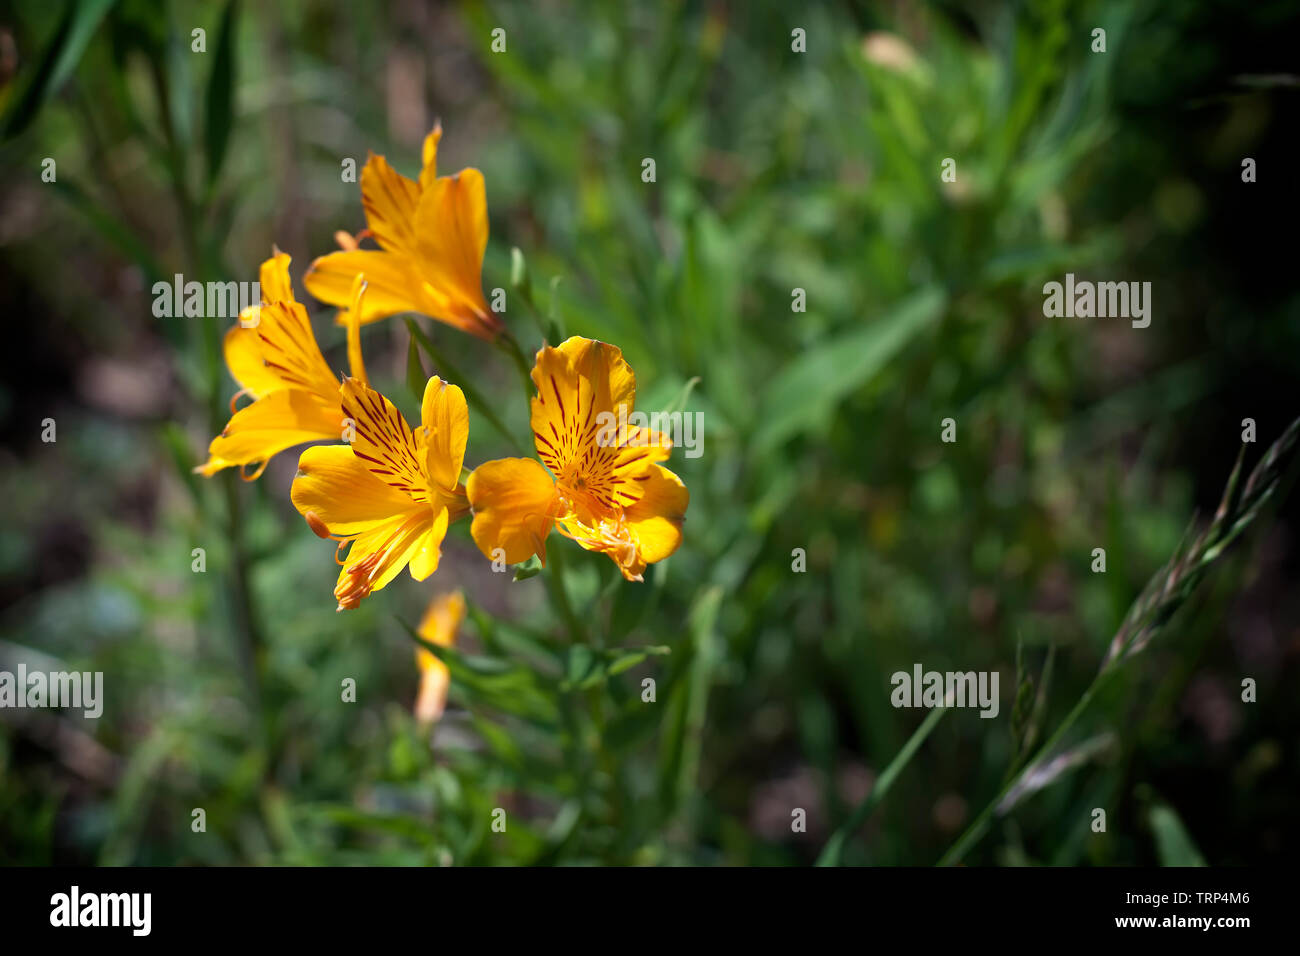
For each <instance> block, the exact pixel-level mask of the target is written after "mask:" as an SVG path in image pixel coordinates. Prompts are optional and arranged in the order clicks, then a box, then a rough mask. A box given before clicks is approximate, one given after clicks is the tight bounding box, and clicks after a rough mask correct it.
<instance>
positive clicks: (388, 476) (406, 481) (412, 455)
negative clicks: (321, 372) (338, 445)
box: [339, 378, 431, 502]
mask: <svg viewBox="0 0 1300 956" xmlns="http://www.w3.org/2000/svg"><path fill="white" fill-rule="evenodd" d="M339 391H340V393H341V394H342V398H343V414H344V416H345V417H346V418H348V419H351V421H352V423H353V427H354V429H355V431H356V437H355V438H354V439H353V440H352V453H353V454H354V455H356V456H357V457H358V458H359V459H361V461H362V462H363V464H364V465H365V467H366V468H367V469H368V470H369V471H370V473H371V474H372V475H374V476H375V477H376V478H378V479H379V480H380V481H383V482H385V483H387V484H388V485H389V486H390V487H392V488H394V489H396V490H397V491H399V492H402V493H403V494H405V495H407V496H408V497H409V498H410V499H411V500H413V501H420V502H428V501H429V500H430V497H431V496H430V489H429V476H428V474H427V472H426V471H425V456H424V455H423V454H422V453H421V449H420V448H419V446H418V445H417V443H416V440H415V435H414V434H412V432H411V429H410V428H409V427H407V424H406V419H404V418H403V417H402V413H401V412H399V411H398V410H397V406H396V405H394V404H393V403H392V402H390V401H389V400H388V399H387V398H385V397H384V396H383V395H381V394H380V393H379V392H377V391H375V390H374V389H373V388H371V387H370V386H368V385H366V384H365V383H364V382H359V381H357V380H356V379H355V378H349V379H346V380H345V381H344V382H343V385H342V386H341V387H340V389H339Z"/></svg>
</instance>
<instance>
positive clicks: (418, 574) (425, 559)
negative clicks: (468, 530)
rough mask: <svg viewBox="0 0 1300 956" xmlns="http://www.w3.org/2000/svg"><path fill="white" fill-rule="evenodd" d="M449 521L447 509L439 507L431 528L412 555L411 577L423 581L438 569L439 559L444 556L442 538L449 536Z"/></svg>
mask: <svg viewBox="0 0 1300 956" xmlns="http://www.w3.org/2000/svg"><path fill="white" fill-rule="evenodd" d="M447 521H448V514H447V509H446V508H439V509H438V513H437V514H436V515H434V516H433V523H432V524H431V525H429V530H428V531H426V532H425V534H424V537H423V538H421V539H420V542H419V545H418V546H417V547H416V549H415V552H414V553H413V554H412V555H411V577H413V578H415V580H417V581H423V580H424V579H425V578H427V577H428V576H429V575H431V574H433V572H434V571H437V570H438V561H439V559H440V558H441V557H442V539H443V538H445V537H446V536H447Z"/></svg>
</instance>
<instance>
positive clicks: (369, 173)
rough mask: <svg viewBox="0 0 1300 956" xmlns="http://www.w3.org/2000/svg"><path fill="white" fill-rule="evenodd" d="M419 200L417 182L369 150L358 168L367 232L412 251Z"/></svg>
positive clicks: (390, 248)
mask: <svg viewBox="0 0 1300 956" xmlns="http://www.w3.org/2000/svg"><path fill="white" fill-rule="evenodd" d="M419 202H420V187H419V185H418V184H417V183H415V182H414V181H412V180H410V179H407V178H406V177H405V176H403V175H402V174H401V173H399V172H398V171H397V170H395V169H393V167H392V166H390V165H388V160H386V159H384V157H382V156H376V155H375V154H374V153H371V154H370V158H369V159H367V160H366V165H365V168H363V169H362V170H361V205H362V206H364V207H365V210H366V224H367V225H368V227H369V228H370V234H371V235H372V236H374V237H375V241H376V242H378V243H379V245H380V246H381V247H383V248H384V249H387V250H388V251H389V252H398V253H401V254H403V255H408V256H409V255H412V254H413V253H414V252H415V231H414V223H415V210H416V207H417V205H418V204H419ZM312 294H313V295H314V294H315V293H312Z"/></svg>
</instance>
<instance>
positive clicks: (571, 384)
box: [531, 336, 671, 525]
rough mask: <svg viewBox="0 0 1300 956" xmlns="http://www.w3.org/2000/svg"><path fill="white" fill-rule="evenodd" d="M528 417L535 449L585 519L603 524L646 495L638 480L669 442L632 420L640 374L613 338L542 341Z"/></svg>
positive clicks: (665, 451)
mask: <svg viewBox="0 0 1300 956" xmlns="http://www.w3.org/2000/svg"><path fill="white" fill-rule="evenodd" d="M532 377H533V383H534V384H535V385H536V386H537V396H536V397H535V398H534V399H533V400H532V417H531V424H532V428H533V438H534V441H535V442H536V445H537V455H538V457H539V458H541V459H542V461H543V462H545V463H546V466H547V467H548V468H550V469H551V472H552V473H553V474H554V475H555V480H556V484H557V485H558V486H559V488H560V491H561V492H562V493H563V494H564V495H565V497H566V498H568V499H569V501H570V503H571V504H572V505H573V508H574V510H575V512H576V513H577V515H578V517H579V519H580V521H581V522H582V523H583V524H586V525H596V524H599V523H600V521H601V519H602V518H612V517H614V516H615V515H616V513H617V511H618V509H620V508H624V507H627V506H629V505H632V504H634V503H635V502H636V501H637V500H638V499H639V498H640V497H641V489H640V487H639V486H638V485H637V484H636V483H635V481H633V479H634V478H636V477H637V476H639V475H642V474H644V473H645V471H646V469H647V468H649V466H650V465H651V464H653V463H654V462H656V461H662V460H664V459H666V458H667V457H668V453H669V449H670V447H671V444H670V443H668V442H667V441H666V439H664V438H663V436H661V435H659V434H657V433H653V432H651V431H650V430H649V429H645V428H638V427H636V426H634V425H630V424H629V421H628V419H629V416H631V415H632V414H633V408H632V405H633V402H634V400H635V398H636V376H635V375H634V374H633V372H632V369H631V367H630V366H629V365H628V364H627V362H626V361H624V359H623V353H622V352H621V351H620V350H619V349H618V348H616V347H615V346H613V345H608V344H606V343H604V342H597V341H594V340H592V339H584V338H581V337H579V336H574V337H573V338H570V339H568V340H567V341H566V342H564V343H563V344H562V345H561V346H560V347H559V348H551V347H550V346H546V347H543V348H542V349H541V350H540V351H539V352H538V353H537V364H536V365H535V366H534V368H533V372H532Z"/></svg>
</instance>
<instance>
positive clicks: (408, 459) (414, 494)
mask: <svg viewBox="0 0 1300 956" xmlns="http://www.w3.org/2000/svg"><path fill="white" fill-rule="evenodd" d="M338 391H339V392H340V393H341V394H342V398H343V414H344V415H345V416H346V419H347V420H348V421H349V422H350V423H351V424H352V429H353V430H354V431H355V437H354V438H353V440H352V444H351V445H321V446H316V447H314V448H308V449H307V450H306V451H304V452H303V453H302V457H301V458H299V459H298V475H297V477H296V478H295V479H294V482H293V490H292V492H291V495H290V496H291V497H292V499H293V503H294V506H295V507H296V508H297V509H298V511H299V512H300V513H301V514H302V516H303V517H304V518H305V519H306V521H307V524H308V526H309V527H310V528H311V529H312V531H314V532H315V533H316V534H317V535H319V536H320V537H322V538H332V539H334V540H335V541H338V542H340V544H339V548H338V550H339V551H342V550H343V544H344V543H347V542H351V545H352V547H351V548H350V549H349V551H348V556H347V560H346V561H344V560H340V561H339V563H340V564H342V565H343V570H342V571H341V572H340V573H339V579H338V584H337V586H336V587H335V588H334V596H335V597H336V598H337V599H338V602H339V606H338V610H340V611H342V610H344V609H345V608H354V607H356V606H357V605H358V604H360V603H361V599H362V598H364V597H366V596H367V595H369V594H370V593H371V592H372V591H378V590H379V589H380V588H382V587H384V585H386V584H387V583H388V582H389V581H391V580H392V579H393V578H394V577H396V576H397V573H398V572H399V571H401V570H402V568H404V567H406V566H407V564H410V566H411V577H413V578H415V580H417V581H423V580H424V579H425V578H427V577H428V576H429V575H431V574H432V573H433V572H434V571H436V570H437V569H438V559H439V557H440V556H441V545H442V539H443V537H444V536H445V535H446V533H447V525H448V524H449V523H450V522H451V521H455V520H456V519H457V518H459V517H461V516H462V515H464V514H465V513H466V512H467V511H468V510H469V506H468V504H467V503H466V501H465V486H464V485H462V484H461V483H460V470H461V465H462V463H463V462H464V460H465V442H466V440H467V439H468V437H469V409H468V408H467V407H466V405H465V395H464V394H463V393H462V392H461V390H460V389H459V388H457V387H456V386H455V385H448V384H446V383H445V382H443V381H442V380H441V379H440V378H438V377H437V376H434V377H433V378H431V379H429V381H428V384H427V385H426V386H425V389H424V402H423V407H422V408H421V424H420V427H419V428H416V429H414V430H412V429H410V428H408V427H407V424H406V420H405V419H403V418H402V413H401V412H399V411H398V410H397V409H396V408H395V407H394V405H393V403H392V402H390V401H389V400H388V399H386V398H385V397H384V396H383V395H381V394H379V393H378V392H377V391H375V390H374V389H373V388H370V387H369V386H368V385H366V384H365V383H364V382H362V381H360V380H358V379H355V378H349V379H346V380H345V381H344V382H343V384H342V386H340V387H339V389H338Z"/></svg>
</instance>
